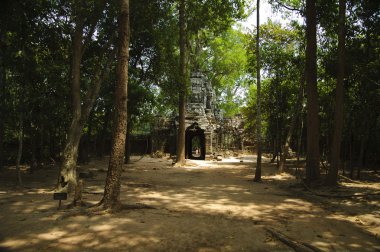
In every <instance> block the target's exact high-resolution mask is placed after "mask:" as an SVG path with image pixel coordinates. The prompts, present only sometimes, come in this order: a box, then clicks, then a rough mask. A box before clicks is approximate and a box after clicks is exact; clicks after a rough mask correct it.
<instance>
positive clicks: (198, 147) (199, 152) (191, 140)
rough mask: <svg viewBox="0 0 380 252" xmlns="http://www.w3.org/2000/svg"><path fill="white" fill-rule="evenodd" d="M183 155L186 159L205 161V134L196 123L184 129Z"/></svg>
mask: <svg viewBox="0 0 380 252" xmlns="http://www.w3.org/2000/svg"><path fill="white" fill-rule="evenodd" d="M185 153H186V158H188V159H198V160H205V159H206V144H205V133H204V130H203V129H201V128H200V127H199V125H198V123H193V124H192V125H191V126H189V127H188V128H187V129H186V142H185Z"/></svg>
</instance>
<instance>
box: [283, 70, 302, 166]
mask: <svg viewBox="0 0 380 252" xmlns="http://www.w3.org/2000/svg"><path fill="white" fill-rule="evenodd" d="M304 82H305V76H304V75H302V77H301V81H300V87H299V91H298V99H297V104H296V106H295V107H294V111H293V118H292V121H291V123H290V127H289V131H288V134H287V136H286V140H285V144H284V145H283V146H282V155H281V156H280V167H279V171H280V172H283V171H284V167H285V162H286V156H287V155H288V153H289V146H290V141H291V139H292V136H293V132H294V129H295V128H296V123H297V119H298V117H300V113H301V106H302V100H303V88H304Z"/></svg>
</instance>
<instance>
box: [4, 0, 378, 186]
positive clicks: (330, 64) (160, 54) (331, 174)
mask: <svg viewBox="0 0 380 252" xmlns="http://www.w3.org/2000/svg"><path fill="white" fill-rule="evenodd" d="M126 2H128V1H126ZM269 3H270V4H271V5H272V8H273V9H275V10H276V11H277V13H278V14H279V15H282V17H284V18H287V22H276V21H272V20H270V19H269V20H267V21H266V22H265V23H262V24H260V25H259V26H257V23H256V24H255V27H252V30H250V29H245V28H243V27H242V26H241V25H240V24H238V23H236V22H237V21H239V20H243V19H244V18H246V17H247V15H248V13H249V12H252V11H253V10H255V9H257V7H259V5H255V3H253V2H250V1H243V0H229V1H227V0H226V1H214V0H213V1H199V2H197V1H186V0H181V1H162V0H155V1H134V0H131V1H130V3H128V4H127V5H128V6H127V7H128V8H127V9H128V10H127V11H126V14H123V12H122V10H121V7H120V4H118V3H116V2H113V1H111V2H109V1H104V0H94V1H44V0H39V1H33V3H31V2H28V1H14V0H10V1H3V2H2V4H1V5H2V8H1V15H0V42H1V43H0V44H1V51H0V74H1V78H0V91H1V92H0V102H1V106H0V109H1V110H0V167H6V166H11V165H16V166H17V167H19V165H20V164H27V165H28V166H29V167H30V172H33V170H35V169H39V168H42V167H44V166H47V165H50V164H52V163H54V164H59V167H60V172H61V178H60V179H61V180H62V181H61V182H60V183H61V186H63V187H65V186H69V185H70V184H72V185H73V186H76V184H77V182H76V173H75V170H76V168H75V167H76V164H77V161H78V162H80V163H86V162H88V160H89V158H96V157H102V156H103V155H109V154H110V153H111V152H112V151H114V147H115V144H116V142H117V139H118V137H115V135H117V133H115V132H117V131H118V130H122V131H126V133H125V134H126V135H127V137H125V136H124V138H126V139H122V140H123V141H121V142H119V143H118V144H119V145H120V146H122V145H123V146H124V145H125V141H126V142H128V139H129V138H131V137H132V135H134V134H135V135H136V134H149V132H150V130H151V128H152V124H153V123H154V121H155V120H156V116H157V115H167V116H178V121H179V128H178V144H177V155H176V162H178V163H181V162H184V158H185V157H184V154H183V153H184V147H183V146H184V130H185V129H184V118H185V115H184V113H185V109H184V108H185V106H186V96H187V94H188V92H189V90H188V89H189V88H188V87H189V80H188V79H189V75H190V72H192V71H201V72H203V73H204V74H205V75H206V76H207V79H208V80H209V81H210V82H211V83H212V86H213V88H214V89H215V92H216V95H217V97H218V104H219V106H220V108H221V109H222V110H223V113H224V116H225V117H233V116H236V115H242V116H243V118H244V123H245V129H244V132H243V133H242V135H243V136H244V139H246V140H247V141H249V142H252V143H254V145H255V146H256V147H257V146H259V145H260V146H261V147H260V150H261V149H262V151H263V153H270V154H271V158H272V161H273V162H274V161H275V160H277V162H278V166H279V169H280V170H283V169H284V163H285V161H286V157H287V156H288V154H287V153H288V152H289V151H290V150H292V153H295V155H296V156H297V157H298V158H299V157H301V158H302V157H306V179H307V180H308V181H309V182H313V181H316V180H319V178H320V173H321V171H322V172H323V173H327V174H328V176H327V179H326V182H327V183H328V184H335V183H336V182H337V174H338V171H340V170H342V171H343V174H349V175H350V177H351V178H354V179H359V178H360V174H361V173H360V172H361V170H362V169H363V168H367V169H374V170H375V171H377V167H378V166H379V162H380V159H379V157H380V149H379V144H380V116H379V108H380V92H379V85H380V84H379V79H380V73H379V69H380V57H379V53H380V51H379V50H380V38H379V29H380V18H379V15H380V6H379V3H378V2H377V1H369V0H368V1H367V0H366V1H357V0H346V1H344V0H340V1H331V0H319V1H311V0H310V1H309V0H308V1H306V2H304V1H285V0H284V1H280V0H278V1H274V0H273V1H269ZM257 10H259V8H258V9H257ZM258 13H259V12H258ZM294 14H296V15H294ZM123 15H126V16H127V17H126V19H127V20H128V24H125V26H123V23H121V22H122V18H123ZM258 16H259V15H258ZM294 17H296V18H294ZM121 29H124V31H121ZM123 34H124V35H125V36H126V37H125V38H124V40H123V37H122V36H123ZM122 46H125V47H126V48H124V49H122V48H121V47H122ZM123 50H124V52H123ZM123 64H124V65H123ZM125 64H128V65H127V67H126V69H124V70H121V69H120V68H122V67H123V66H124V67H125ZM258 73H259V74H258ZM122 74H124V77H123V76H122ZM260 75H261V80H260ZM126 76H127V77H126ZM121 79H122V80H121ZM121 82H124V83H128V92H126V89H127V88H126V87H124V88H121V87H119V86H118V85H119V84H117V83H121ZM259 87H260V88H259ZM124 89H125V92H126V93H125V94H122V93H123V92H124V91H123V90H124ZM115 90H116V91H115ZM115 95H116V98H115ZM124 96H125V97H124ZM126 96H128V98H126ZM118 99H119V100H118ZM126 100H128V104H127V105H126V104H125V105H123V104H124V103H123V102H125V101H126ZM258 104H259V105H260V106H258ZM123 107H126V108H127V111H125V112H122V108H123ZM258 108H260V110H258ZM120 116H121V117H122V118H123V119H120V118H119V117H120ZM118 118H119V119H118ZM120 120H122V121H123V120H124V124H123V125H122V127H123V129H119V126H121V125H119V124H120V123H123V122H122V121H120ZM126 124H128V130H126V127H127V126H126ZM257 128H260V132H258V131H257V130H256V129H257ZM125 134H124V135H125ZM122 135H123V134H122ZM119 138H120V136H119ZM112 139H113V140H112ZM112 143H113V146H114V147H112V148H111V146H112ZM120 146H119V147H120ZM128 146H129V145H127V147H128ZM129 148H130V150H127V153H130V152H131V151H132V152H133V148H134V146H129ZM127 149H128V148H127ZM256 149H257V148H256ZM118 155H119V156H120V155H121V156H124V151H121V152H120V153H119V154H118ZM111 156H112V155H111ZM258 156H260V157H261V153H260V154H259V155H258ZM258 162H259V161H258ZM118 165H120V164H118ZM321 169H322V170H321ZM323 169H325V170H323ZM258 176H260V175H258ZM18 179H19V183H20V184H21V183H22V178H21V176H19V178H18ZM258 179H260V178H258Z"/></svg>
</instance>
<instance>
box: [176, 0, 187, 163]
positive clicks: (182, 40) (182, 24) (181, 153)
mask: <svg viewBox="0 0 380 252" xmlns="http://www.w3.org/2000/svg"><path fill="white" fill-rule="evenodd" d="M179 48H180V61H179V68H180V69H179V71H180V73H179V76H180V77H179V78H180V82H179V96H178V97H179V98H178V99H179V100H178V112H179V126H178V127H179V128H178V140H177V141H178V142H177V163H178V164H183V163H184V162H185V131H186V129H185V127H186V126H185V116H186V115H185V114H186V82H187V81H186V80H187V69H186V61H187V59H186V56H187V45H186V20H185V0H180V2H179Z"/></svg>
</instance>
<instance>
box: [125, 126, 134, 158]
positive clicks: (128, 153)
mask: <svg viewBox="0 0 380 252" xmlns="http://www.w3.org/2000/svg"><path fill="white" fill-rule="evenodd" d="M131 131H132V124H131V121H130V120H128V129H127V139H126V143H125V159H124V163H125V164H128V163H129V162H130V161H131Z"/></svg>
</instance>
